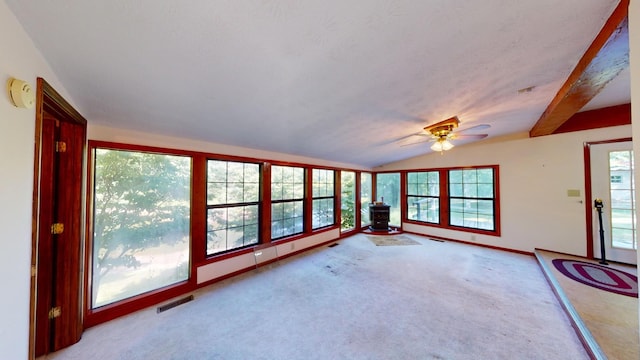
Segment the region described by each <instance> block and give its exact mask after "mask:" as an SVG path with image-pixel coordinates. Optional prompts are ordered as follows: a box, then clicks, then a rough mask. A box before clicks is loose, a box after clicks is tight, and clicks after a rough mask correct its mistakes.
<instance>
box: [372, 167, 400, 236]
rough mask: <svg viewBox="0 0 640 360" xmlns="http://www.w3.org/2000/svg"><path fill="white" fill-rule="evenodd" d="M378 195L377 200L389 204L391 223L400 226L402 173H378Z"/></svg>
mask: <svg viewBox="0 0 640 360" xmlns="http://www.w3.org/2000/svg"><path fill="white" fill-rule="evenodd" d="M376 195H377V197H378V200H377V201H383V202H384V203H385V204H387V205H389V225H395V226H400V225H401V221H400V174H399V173H388V174H378V175H377V176H376Z"/></svg>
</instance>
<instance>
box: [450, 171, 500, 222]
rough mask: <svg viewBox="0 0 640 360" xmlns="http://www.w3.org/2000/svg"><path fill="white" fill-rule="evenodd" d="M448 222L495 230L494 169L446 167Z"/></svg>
mask: <svg viewBox="0 0 640 360" xmlns="http://www.w3.org/2000/svg"><path fill="white" fill-rule="evenodd" d="M448 175H449V176H448V178H449V225H452V226H461V227H466V228H472V229H480V230H490V231H493V230H495V229H496V223H495V191H494V188H495V187H494V169H493V168H474V169H456V170H449V174H448Z"/></svg>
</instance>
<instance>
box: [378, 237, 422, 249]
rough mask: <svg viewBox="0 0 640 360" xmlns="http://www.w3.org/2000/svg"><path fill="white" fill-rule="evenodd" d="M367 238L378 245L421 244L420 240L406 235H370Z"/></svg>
mask: <svg viewBox="0 0 640 360" xmlns="http://www.w3.org/2000/svg"><path fill="white" fill-rule="evenodd" d="M367 239H369V240H371V242H372V243H374V244H376V246H394V245H420V243H419V242H417V241H415V240H413V239H411V238H410V237H408V236H406V235H395V236H380V235H377V236H376V235H368V236H367Z"/></svg>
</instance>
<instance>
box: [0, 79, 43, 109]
mask: <svg viewBox="0 0 640 360" xmlns="http://www.w3.org/2000/svg"><path fill="white" fill-rule="evenodd" d="M7 87H8V88H9V98H10V99H11V102H12V103H13V105H14V106H16V107H20V108H25V109H31V108H32V107H33V106H34V105H35V104H36V94H35V93H34V91H33V89H31V85H29V84H28V83H27V82H26V81H22V80H18V79H14V78H11V79H9V82H8V84H7Z"/></svg>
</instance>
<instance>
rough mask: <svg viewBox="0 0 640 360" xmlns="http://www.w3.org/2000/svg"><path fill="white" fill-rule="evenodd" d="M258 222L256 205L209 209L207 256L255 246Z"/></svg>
mask: <svg viewBox="0 0 640 360" xmlns="http://www.w3.org/2000/svg"><path fill="white" fill-rule="evenodd" d="M258 220H259V219H258V205H245V206H233V207H226V208H217V209H209V210H208V211H207V223H208V224H209V228H208V231H207V255H211V254H214V253H217V252H222V251H227V250H231V249H235V248H240V247H244V246H248V245H252V244H256V243H257V242H258V231H257V229H258ZM211 224H215V226H212V225H211ZM218 229H219V230H218ZM211 230H215V231H211Z"/></svg>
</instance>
